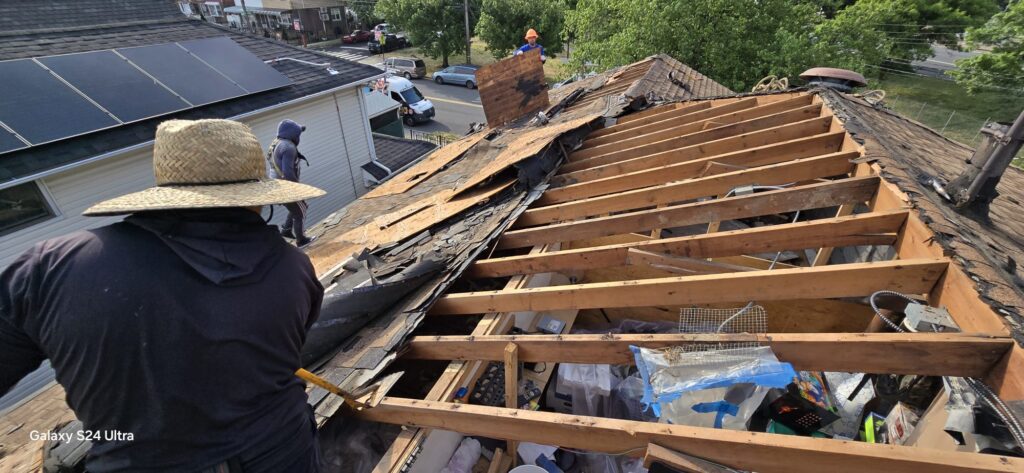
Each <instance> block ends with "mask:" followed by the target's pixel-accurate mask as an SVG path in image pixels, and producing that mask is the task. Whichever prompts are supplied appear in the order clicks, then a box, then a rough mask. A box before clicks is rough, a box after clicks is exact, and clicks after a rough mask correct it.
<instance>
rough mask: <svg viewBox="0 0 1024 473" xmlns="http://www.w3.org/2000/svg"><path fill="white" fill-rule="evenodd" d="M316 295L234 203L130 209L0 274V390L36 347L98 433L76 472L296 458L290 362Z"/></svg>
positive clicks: (264, 229) (297, 255) (305, 420)
mask: <svg viewBox="0 0 1024 473" xmlns="http://www.w3.org/2000/svg"><path fill="white" fill-rule="evenodd" d="M322 297H323V287H322V286H321V285H320V283H319V282H317V279H316V275H315V273H314V271H313V267H312V264H311V263H310V261H309V258H307V257H306V256H305V255H304V254H303V253H302V252H300V251H299V250H297V249H296V248H294V247H292V246H291V245H289V244H287V243H286V242H285V241H284V240H283V239H282V238H281V236H280V235H279V234H278V232H277V231H276V230H275V229H274V227H271V226H268V225H266V224H265V223H264V222H263V220H262V219H261V218H260V217H259V215H257V214H256V213H255V212H252V211H249V210H245V209H220V210H188V211H160V212H143V213H137V214H134V215H132V216H129V217H128V218H127V219H126V220H125V221H124V222H121V223H115V224H113V225H109V226H106V227H102V228H98V229H96V230H90V231H82V232H77V233H73V234H70V235H67V236H63V237H60V238H55V239H52V240H48V241H44V242H41V243H38V244H36V245H35V246H34V247H32V248H31V249H30V250H28V251H27V252H25V253H24V254H23V255H21V256H20V257H19V258H18V259H17V260H16V261H15V262H14V263H12V264H11V265H10V266H9V267H8V268H7V269H6V270H4V272H3V273H2V274H0V394H3V393H4V392H7V391H8V390H9V389H10V388H11V387H12V386H13V385H14V384H15V383H17V382H18V380H19V379H21V378H22V377H23V376H24V375H26V374H27V373H29V372H30V371H32V370H33V369H35V368H36V367H38V366H39V364H40V363H41V362H42V361H43V359H45V358H49V359H50V360H51V362H52V364H53V367H54V369H55V371H56V376H57V381H58V382H60V384H61V385H63V386H64V388H65V390H66V391H67V401H68V405H70V406H71V408H72V409H73V410H74V411H75V414H76V415H77V416H78V418H79V419H80V420H81V421H82V422H83V424H84V426H85V429H86V430H87V431H89V432H94V433H98V434H100V439H99V441H95V442H94V444H93V448H92V450H91V451H90V457H89V459H88V460H87V464H86V466H87V468H88V470H89V471H90V472H96V473H101V472H114V471H117V472H120V471H133V472H136V471H183V472H192V471H198V470H201V469H203V468H208V467H210V466H212V465H215V464H218V463H220V462H223V461H226V460H229V459H234V460H235V461H238V462H240V463H241V464H242V465H243V467H244V470H245V471H246V472H247V473H251V472H263V471H266V472H280V471H310V470H311V469H314V468H315V465H313V466H310V464H311V462H310V461H309V460H308V459H309V458H312V457H315V456H316V454H315V452H316V450H315V448H316V447H315V434H316V429H315V424H314V422H313V419H312V412H311V410H310V407H309V406H308V404H307V402H306V401H307V399H306V394H305V392H304V384H303V382H302V381H300V380H299V379H298V378H296V377H295V375H294V374H293V373H294V371H295V370H296V369H297V368H298V367H299V366H300V364H299V359H300V352H301V349H302V344H303V342H304V340H305V337H306V331H307V330H308V329H309V327H310V326H311V325H312V324H313V322H314V321H315V320H316V318H317V316H318V315H319V310H320V303H321V300H322ZM118 434H120V439H117V438H114V437H117V436H118ZM125 434H131V436H132V440H131V441H127V440H125V438H126V437H127V435H125ZM26 435H28V433H27V432H26ZM108 436H112V438H114V439H113V440H106V438H107V437H108ZM297 459H299V462H300V463H303V462H304V463H303V465H302V466H301V467H300V466H298V465H296V461H297ZM301 459H306V460H301Z"/></svg>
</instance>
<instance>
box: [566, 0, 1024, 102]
mask: <svg viewBox="0 0 1024 473" xmlns="http://www.w3.org/2000/svg"><path fill="white" fill-rule="evenodd" d="M1018 1H1019V0H1018ZM997 10H998V5H997V2H996V0H937V1H936V0H856V1H854V0H691V1H688V2H678V1H672V0H636V1H629V0H605V1H602V0H579V2H578V4H577V8H576V9H575V10H573V11H570V12H569V13H568V14H567V15H566V22H565V24H566V26H565V34H564V36H566V37H572V38H575V39H576V41H575V42H574V43H573V45H574V46H575V54H574V56H573V61H572V63H571V64H572V66H573V67H574V68H575V69H576V70H580V71H581V70H585V69H605V68H608V67H612V66H617V65H622V64H626V63H629V62H633V61H637V60H639V59H642V58H644V57H646V56H648V55H651V54H655V53H661V52H663V53H667V54H670V55H672V56H673V57H676V58H677V59H679V60H680V61H682V62H684V63H686V64H688V65H690V66H691V67H694V68H695V69H697V70H699V71H701V72H703V73H704V74H706V75H708V76H710V77H711V78H713V79H715V80H717V81H718V82H720V83H722V84H723V85H726V86H727V87H730V88H732V89H734V90H743V89H746V88H747V87H749V86H750V85H752V84H753V83H755V82H757V80H758V79H760V78H761V77H764V76H766V75H770V74H775V75H780V76H783V75H784V76H790V77H793V76H795V75H797V74H799V73H800V72H802V71H803V70H805V69H807V68H809V67H812V66H832V67H842V68H847V69H852V70H855V71H859V72H862V73H864V74H866V75H871V74H873V73H876V72H877V71H878V69H876V68H877V67H878V66H880V65H883V64H888V65H889V66H890V67H901V66H899V65H900V64H905V65H909V62H910V61H912V60H918V59H924V58H927V57H929V56H930V55H931V54H932V52H931V44H932V43H940V44H945V45H948V46H951V47H954V48H955V47H957V44H958V41H959V37H958V34H959V33H961V32H962V31H964V30H965V29H966V28H967V27H968V26H970V25H973V24H981V23H983V22H984V21H985V20H986V19H987V18H988V17H989V16H991V15H992V13H994V12H995V11H997Z"/></svg>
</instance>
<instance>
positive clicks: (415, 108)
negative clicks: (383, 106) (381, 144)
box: [387, 77, 435, 126]
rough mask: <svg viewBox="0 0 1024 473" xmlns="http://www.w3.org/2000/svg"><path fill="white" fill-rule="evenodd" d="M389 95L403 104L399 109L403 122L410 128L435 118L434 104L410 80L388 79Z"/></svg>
mask: <svg viewBox="0 0 1024 473" xmlns="http://www.w3.org/2000/svg"><path fill="white" fill-rule="evenodd" d="M387 81H388V94H389V95H390V97H391V99H392V100H394V101H396V102H398V103H399V104H401V108H400V109H399V110H400V112H401V114H402V122H403V123H405V124H406V125H408V126H415V125H416V124H417V123H425V122H428V121H430V119H431V118H433V117H434V113H435V112H434V104H433V103H432V102H431V101H430V100H427V99H426V98H424V97H423V94H421V93H420V90H419V89H417V88H416V86H414V85H412V82H410V81H409V80H408V79H405V78H402V77H388V79H387Z"/></svg>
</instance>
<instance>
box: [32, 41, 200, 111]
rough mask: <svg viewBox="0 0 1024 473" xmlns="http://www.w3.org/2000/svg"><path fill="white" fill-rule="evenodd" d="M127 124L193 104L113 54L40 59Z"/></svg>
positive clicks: (72, 55) (104, 52) (88, 54)
mask: <svg viewBox="0 0 1024 473" xmlns="http://www.w3.org/2000/svg"><path fill="white" fill-rule="evenodd" d="M38 60H39V62H42V63H43V64H44V65H45V66H46V67H49V68H50V70H52V71H53V72H56V73H57V75H59V76H61V77H62V78H64V80H66V81H68V82H69V83H70V84H71V85H73V86H75V88H77V89H78V90H80V91H82V93H84V94H85V95H87V96H89V98H91V99H93V100H94V101H95V102H96V103H98V104H100V106H102V107H103V108H105V109H107V110H108V111H109V112H110V113H113V114H114V116H116V117H117V118H119V119H121V121H123V122H132V121H136V120H142V119H145V118H149V117H153V116H157V115H163V114H166V113H171V112H176V111H178V110H184V109H186V108H189V104H188V103H186V102H185V101H183V100H181V99H180V98H178V97H176V96H175V95H174V94H172V93H171V92H170V91H169V90H167V89H166V88H164V87H162V86H161V85H160V84H158V83H156V82H154V81H153V79H151V78H149V77H147V76H146V75H145V74H143V73H142V72H141V71H139V70H138V69H136V68H135V67H134V66H132V65H131V63H129V62H128V61H125V60H124V59H122V58H121V57H119V56H118V55H117V54H114V52H113V51H109V50H108V51H94V52H88V53H80V54H66V55H63V56H49V57H42V58H38Z"/></svg>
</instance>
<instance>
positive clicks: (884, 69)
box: [865, 64, 1024, 93]
mask: <svg viewBox="0 0 1024 473" xmlns="http://www.w3.org/2000/svg"><path fill="white" fill-rule="evenodd" d="M865 67H873V68H875V69H881V70H883V71H889V72H892V73H894V74H903V75H906V76H918V77H926V78H929V79H935V80H944V79H939V78H937V77H932V76H929V75H925V74H918V73H916V72H907V71H901V70H899V69H892V68H888V67H882V66H874V65H870V64H866V65H865ZM978 87H983V88H989V89H1001V90H1009V91H1013V92H1019V93H1024V88H1019V89H1018V88H1013V87H1000V86H998V85H988V84H979V85H978Z"/></svg>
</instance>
